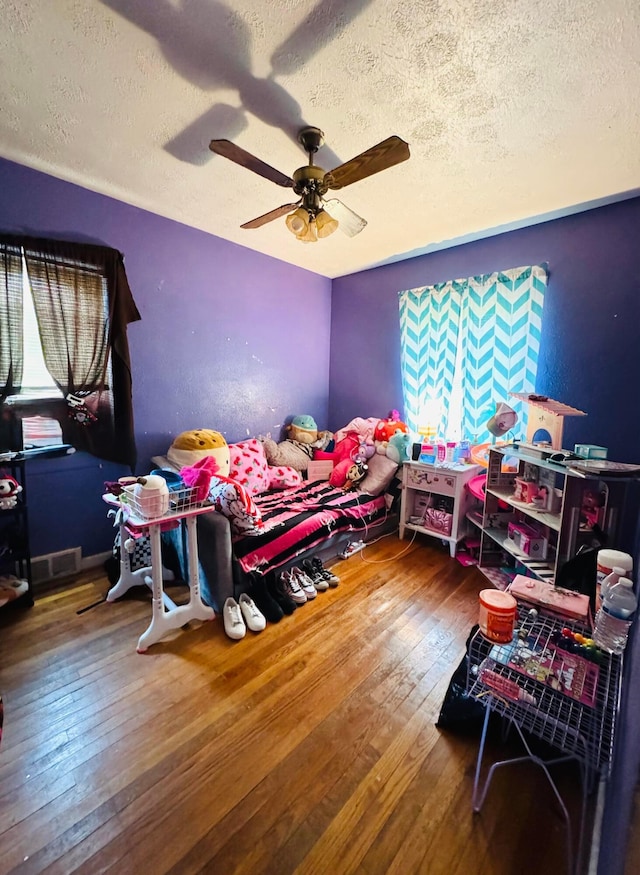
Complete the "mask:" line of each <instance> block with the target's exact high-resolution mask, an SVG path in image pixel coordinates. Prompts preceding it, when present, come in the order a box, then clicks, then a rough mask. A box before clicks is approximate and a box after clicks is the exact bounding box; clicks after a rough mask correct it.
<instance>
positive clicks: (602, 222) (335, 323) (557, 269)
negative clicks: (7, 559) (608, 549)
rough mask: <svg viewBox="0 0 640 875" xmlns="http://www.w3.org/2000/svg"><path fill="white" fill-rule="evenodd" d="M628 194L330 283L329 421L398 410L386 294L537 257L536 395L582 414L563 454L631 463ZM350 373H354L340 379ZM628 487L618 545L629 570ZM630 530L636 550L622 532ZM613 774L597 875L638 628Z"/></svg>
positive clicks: (635, 672)
mask: <svg viewBox="0 0 640 875" xmlns="http://www.w3.org/2000/svg"><path fill="white" fill-rule="evenodd" d="M639 227H640V198H634V199H633V200H627V201H624V202H621V203H618V204H613V205H610V206H606V207H600V208H599V209H595V210H591V211H588V212H584V213H580V214H578V215H575V216H571V217H568V218H563V219H556V220H554V221H552V222H547V223H544V224H541V225H536V226H533V227H530V228H525V229H522V230H519V231H512V232H510V233H505V234H501V235H499V236H496V237H492V238H489V239H486V240H481V241H477V242H474V243H468V244H466V245H464V246H459V247H456V248H454V249H447V250H443V251H441V252H435V253H432V254H430V255H424V256H420V257H416V258H413V259H410V260H407V261H402V262H396V263H394V264H389V265H385V266H383V267H379V268H376V269H374V270H369V271H363V272H361V273H357V274H353V275H351V276H346V277H341V278H340V279H336V280H334V282H333V307H332V313H331V370H330V383H329V398H330V404H329V421H330V422H331V423H332V424H333V425H332V427H336V423H341V424H343V423H346V422H348V421H349V420H350V419H352V418H353V417H354V416H384V415H386V413H387V411H388V410H389V409H391V408H394V407H395V408H398V409H399V410H402V386H401V379H400V366H399V361H400V330H399V315H398V292H400V291H402V290H404V289H412V288H417V287H420V286H424V285H431V284H433V283H437V282H442V281H445V280H449V279H457V278H462V277H467V276H475V275H478V274H483V273H491V272H492V271H495V270H500V269H506V268H510V267H519V266H521V265H525V264H540V263H543V262H547V263H548V266H549V284H548V289H547V293H546V297H545V305H544V316H543V326H542V343H541V349H540V361H539V369H538V379H537V381H536V391H538V392H540V393H543V394H546V395H549V396H550V397H551V398H556V399H557V400H559V401H563V402H565V403H566V404H570V405H572V406H574V407H577V408H578V409H580V410H584V411H585V412H586V413H587V414H588V416H587V417H573V418H570V419H568V420H566V421H565V431H564V436H565V439H564V441H563V443H564V446H565V447H569V448H570V447H572V446H573V445H574V444H575V443H592V444H600V445H602V446H606V447H608V448H609V458H610V459H615V460H617V461H629V462H640V441H639V440H638V434H639V433H640V392H639V391H638V387H637V385H636V380H637V379H638V377H639V375H640V342H639V341H638V326H639V325H640V247H639V246H638V234H637V229H638V228H639ZM354 373H356V374H357V375H358V376H357V378H354V377H353V376H351V375H352V374H354ZM639 491H640V490H639V489H638V487H637V485H636V484H634V485H633V487H632V489H631V490H630V493H631V494H630V501H629V503H628V508H629V513H628V526H627V529H628V531H627V532H626V533H625V536H624V537H627V538H629V542H628V543H625V544H623V545H622V546H623V547H624V549H627V550H630V551H632V552H633V553H634V555H635V556H636V567H638V566H639V565H640V521H638V492H639ZM636 524H637V534H636V546H635V548H634V547H633V530H634V528H635V527H636ZM625 657H626V671H625V684H624V695H623V700H622V701H623V705H622V709H621V715H620V720H619V732H618V738H617V743H616V758H615V764H614V770H613V774H612V778H611V781H610V787H609V790H608V792H607V800H606V806H605V812H604V820H603V839H602V842H601V846H600V847H601V851H600V857H599V862H598V873H599V875H622V872H623V870H624V857H625V846H626V842H627V833H628V826H629V821H630V817H631V810H632V804H633V792H634V789H635V787H636V783H637V780H638V768H639V764H640V734H639V733H638V719H639V718H638V715H639V714H640V692H639V689H640V687H639V685H638V684H639V681H640V633H639V631H638V629H635V635H634V636H633V637H632V640H631V642H630V644H629V646H628V648H627V652H626V654H625Z"/></svg>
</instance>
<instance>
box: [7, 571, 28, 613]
mask: <svg viewBox="0 0 640 875" xmlns="http://www.w3.org/2000/svg"><path fill="white" fill-rule="evenodd" d="M28 589H29V584H28V582H27V581H26V580H23V579H22V578H20V577H15V576H14V575H13V574H4V575H2V576H1V577H0V608H1V607H3V605H6V604H7V603H8V602H12V601H14V600H15V599H18V598H20V596H21V595H24V594H25V592H27V590H28Z"/></svg>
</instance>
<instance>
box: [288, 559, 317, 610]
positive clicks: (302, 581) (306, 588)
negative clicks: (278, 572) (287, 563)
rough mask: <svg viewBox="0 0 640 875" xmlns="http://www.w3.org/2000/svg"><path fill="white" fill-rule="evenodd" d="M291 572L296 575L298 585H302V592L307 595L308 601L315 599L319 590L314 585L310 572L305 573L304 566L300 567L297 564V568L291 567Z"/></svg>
mask: <svg viewBox="0 0 640 875" xmlns="http://www.w3.org/2000/svg"><path fill="white" fill-rule="evenodd" d="M291 574H292V575H293V576H294V577H295V579H296V581H297V582H298V585H299V586H300V587H302V592H303V593H304V594H305V595H306V597H307V601H310V600H311V599H314V598H315V597H316V596H317V595H318V590H317V589H316V588H315V586H314V585H313V581H312V580H311V578H310V577H309V575H308V574H305V573H304V571H303V570H302V568H298V566H297V565H296V566H295V568H292V569H291Z"/></svg>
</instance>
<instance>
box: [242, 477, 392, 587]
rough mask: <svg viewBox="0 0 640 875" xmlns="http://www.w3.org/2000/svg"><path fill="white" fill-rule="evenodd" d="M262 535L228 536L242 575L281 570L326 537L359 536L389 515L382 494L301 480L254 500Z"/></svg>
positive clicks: (319, 481)
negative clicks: (368, 493)
mask: <svg viewBox="0 0 640 875" xmlns="http://www.w3.org/2000/svg"><path fill="white" fill-rule="evenodd" d="M254 500H255V502H256V504H257V506H258V508H259V509H260V512H261V514H262V521H263V524H264V531H263V533H262V534H259V535H252V536H250V537H235V538H233V539H232V540H233V551H234V555H235V557H236V559H237V560H238V562H239V564H240V566H241V568H242V570H243V571H245V572H247V573H250V572H252V571H259V572H262V573H263V572H265V571H274V570H278V569H281V568H283V567H286V566H287V565H288V564H290V563H291V562H292V561H293V560H295V559H297V558H298V557H300V556H301V555H302V554H303V553H307V552H308V551H310V550H313V549H314V548H316V547H318V546H319V545H321V544H322V543H323V542H325V541H326V540H327V539H328V538H332V537H334V536H337V535H340V534H344V533H347V532H350V533H353V532H358V533H362V534H361V536H362V537H363V539H364V536H365V535H366V534H367V532H368V531H371V530H373V529H375V528H378V527H380V526H381V525H383V524H384V523H385V522H386V520H387V516H388V512H387V505H386V501H385V497H384V495H378V496H372V495H367V494H366V493H361V492H356V491H355V490H353V491H349V492H345V491H344V490H343V489H341V488H338V487H335V486H331V485H330V484H329V481H328V480H314V481H306V482H304V483H302V484H301V485H300V486H294V487H292V488H290V489H286V490H283V491H280V492H268V493H264V494H262V495H258V496H256V497H255V499H254Z"/></svg>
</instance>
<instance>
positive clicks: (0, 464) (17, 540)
mask: <svg viewBox="0 0 640 875" xmlns="http://www.w3.org/2000/svg"><path fill="white" fill-rule="evenodd" d="M27 458H28V457H26V456H25V455H24V454H22V453H19V454H16V455H13V454H12V458H2V457H0V471H2V472H6V473H8V474H10V475H11V477H14V478H15V479H16V480H17V481H18V483H19V484H20V486H21V487H22V491H21V492H20V493H18V495H17V496H16V504H15V506H14V507H11V508H5V509H0V575H7V576H15V577H17V578H19V579H21V580H26V581H27V590H26V592H24V593H23V594H22V595H20V596H18V598H16V599H11V600H10V601H8V602H7V603H6V604H4V605H3V606H2V608H0V610H7V609H11V608H13V607H31V606H32V605H33V582H32V577H31V549H30V545H29V513H28V499H27V477H26V461H27Z"/></svg>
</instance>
